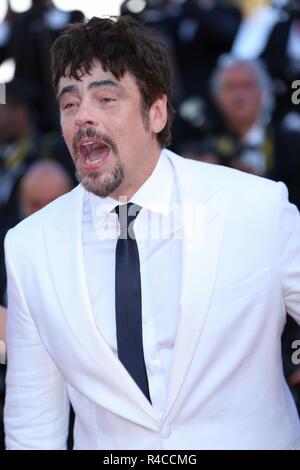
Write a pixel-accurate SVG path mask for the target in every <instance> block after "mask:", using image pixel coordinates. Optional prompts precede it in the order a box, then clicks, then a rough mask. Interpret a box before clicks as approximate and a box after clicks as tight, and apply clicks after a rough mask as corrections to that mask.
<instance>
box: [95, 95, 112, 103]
mask: <svg viewBox="0 0 300 470" xmlns="http://www.w3.org/2000/svg"><path fill="white" fill-rule="evenodd" d="M99 101H100V103H112V102H113V101H116V100H115V98H111V97H110V96H105V97H104V98H100V100H99Z"/></svg>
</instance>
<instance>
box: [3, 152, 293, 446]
mask: <svg viewBox="0 0 300 470" xmlns="http://www.w3.org/2000/svg"><path fill="white" fill-rule="evenodd" d="M167 155H168V158H170V161H171V163H172V165H173V167H174V171H175V175H176V178H177V181H178V185H179V192H180V200H181V207H182V209H183V211H182V220H183V225H184V229H185V236H184V241H183V273H182V290H181V301H180V319H179V324H178V331H177V336H176V342H175V348H174V353H173V365H172V370H171V376H170V381H169V385H168V399H167V404H166V407H165V410H164V413H163V417H161V416H160V415H159V414H158V413H157V412H156V411H155V410H154V409H153V408H152V407H151V405H150V404H149V402H148V401H147V399H146V398H145V397H144V395H143V393H142V392H141V391H140V389H139V388H138V386H137V385H136V384H135V382H134V381H133V380H132V379H131V377H130V376H129V374H128V373H127V371H126V370H125V368H124V367H123V366H122V365H121V363H120V362H119V360H118V359H117V358H116V357H115V355H114V354H113V352H112V351H111V350H110V348H109V347H108V346H107V344H106V343H105V341H104V339H103V337H102V336H101V334H100V333H99V331H98V330H97V328H96V326H95V322H94V315H93V312H92V308H91V303H90V299H89V295H88V287H87V283H86V278H85V270H84V261H83V247H82V239H81V229H82V226H81V225H82V224H81V217H82V203H83V194H84V190H83V188H82V187H81V186H80V185H79V186H78V187H77V188H75V189H74V190H73V191H72V192H70V193H68V194H67V195H65V196H63V197H61V198H59V199H58V200H56V201H54V202H53V203H51V204H50V205H49V206H47V207H46V208H44V209H43V210H41V211H39V212H38V213H36V214H35V215H33V216H32V217H30V218H28V219H26V220H24V221H23V222H22V223H21V224H19V225H18V226H17V227H16V228H14V229H12V230H11V231H9V233H8V235H7V238H6V243H5V245H6V246H5V247H6V262H7V270H8V299H9V314H8V371H7V396H6V403H5V430H6V445H7V448H8V449H62V448H64V447H65V442H66V435H67V428H68V416H69V400H70V401H71V403H72V405H73V408H74V410H75V413H76V423H75V431H74V440H75V449H296V448H300V424H299V420H298V417H297V413H296V409H295V406H294V403H293V400H292V397H291V395H290V392H289V390H288V387H287V385H286V383H285V380H284V376H283V372H282V364H281V345H280V336H281V332H282V329H283V327H284V323H285V318H286V309H287V310H288V312H289V313H290V314H291V315H292V316H293V317H294V318H295V319H296V320H297V321H298V322H299V320H300V219H299V213H298V211H297V209H296V208H295V206H293V205H291V204H289V203H288V199H287V191H286V188H285V186H284V185H283V184H282V183H274V182H271V181H268V180H265V179H262V178H258V177H255V176H251V175H247V174H244V173H241V172H238V171H234V170H229V169H226V168H224V167H218V166H214V165H208V164H201V163H198V162H194V161H190V160H185V159H182V158H180V157H178V156H176V155H174V154H172V153H170V152H167ZM158 190H159V188H158ZM153 295H155V292H153Z"/></svg>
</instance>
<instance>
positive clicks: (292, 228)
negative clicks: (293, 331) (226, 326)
mask: <svg viewBox="0 0 300 470" xmlns="http://www.w3.org/2000/svg"><path fill="white" fill-rule="evenodd" d="M277 187H278V197H279V207H280V217H279V223H278V234H279V236H278V247H277V248H278V253H277V256H278V262H279V270H280V275H281V285H282V294H283V299H284V303H285V306H286V309H287V312H288V313H289V314H290V315H291V316H292V317H293V318H294V319H295V320H296V322H297V323H299V324H300V215H299V211H298V209H297V207H296V206H295V205H294V204H291V203H290V202H289V201H288V192H287V188H286V186H285V185H284V184H283V183H277Z"/></svg>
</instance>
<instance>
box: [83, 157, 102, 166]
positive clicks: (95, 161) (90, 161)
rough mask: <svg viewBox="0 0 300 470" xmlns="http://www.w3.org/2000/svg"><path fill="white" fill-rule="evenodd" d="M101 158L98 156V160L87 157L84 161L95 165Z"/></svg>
mask: <svg viewBox="0 0 300 470" xmlns="http://www.w3.org/2000/svg"><path fill="white" fill-rule="evenodd" d="M102 160H103V158H99V160H90V159H89V157H87V158H86V162H88V163H89V164H90V165H97V164H98V163H101V162H102Z"/></svg>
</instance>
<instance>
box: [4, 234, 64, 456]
mask: <svg viewBox="0 0 300 470" xmlns="http://www.w3.org/2000/svg"><path fill="white" fill-rule="evenodd" d="M16 242H18V238H17V237H15V238H14V230H12V231H10V232H8V234H7V236H6V239H5V259H6V268H7V276H8V322H7V376H6V400H5V407H4V425H5V443H6V448H7V449H9V450H15V449H26V450H27V449H56V450H62V449H65V448H66V441H67V434H68V421H69V402H68V398H67V390H66V383H65V382H64V380H63V378H62V376H61V374H60V372H59V370H58V369H57V367H56V365H55V363H54V362H53V360H52V358H51V357H50V355H49V354H48V352H47V350H46V349H45V347H44V345H43V343H42V342H41V339H40V336H39V333H38V331H37V328H36V326H35V323H34V321H33V318H32V316H31V314H30V305H28V303H27V299H26V295H25V293H24V292H23V291H22V285H21V283H20V282H19V280H18V278H17V274H18V273H17V268H18V267H19V268H20V264H19V262H20V260H18V261H15V263H14V262H13V254H14V247H15V243H16ZM15 251H16V250H15ZM15 258H16V256H15ZM31 294H32V295H34V286H32V292H31Z"/></svg>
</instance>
